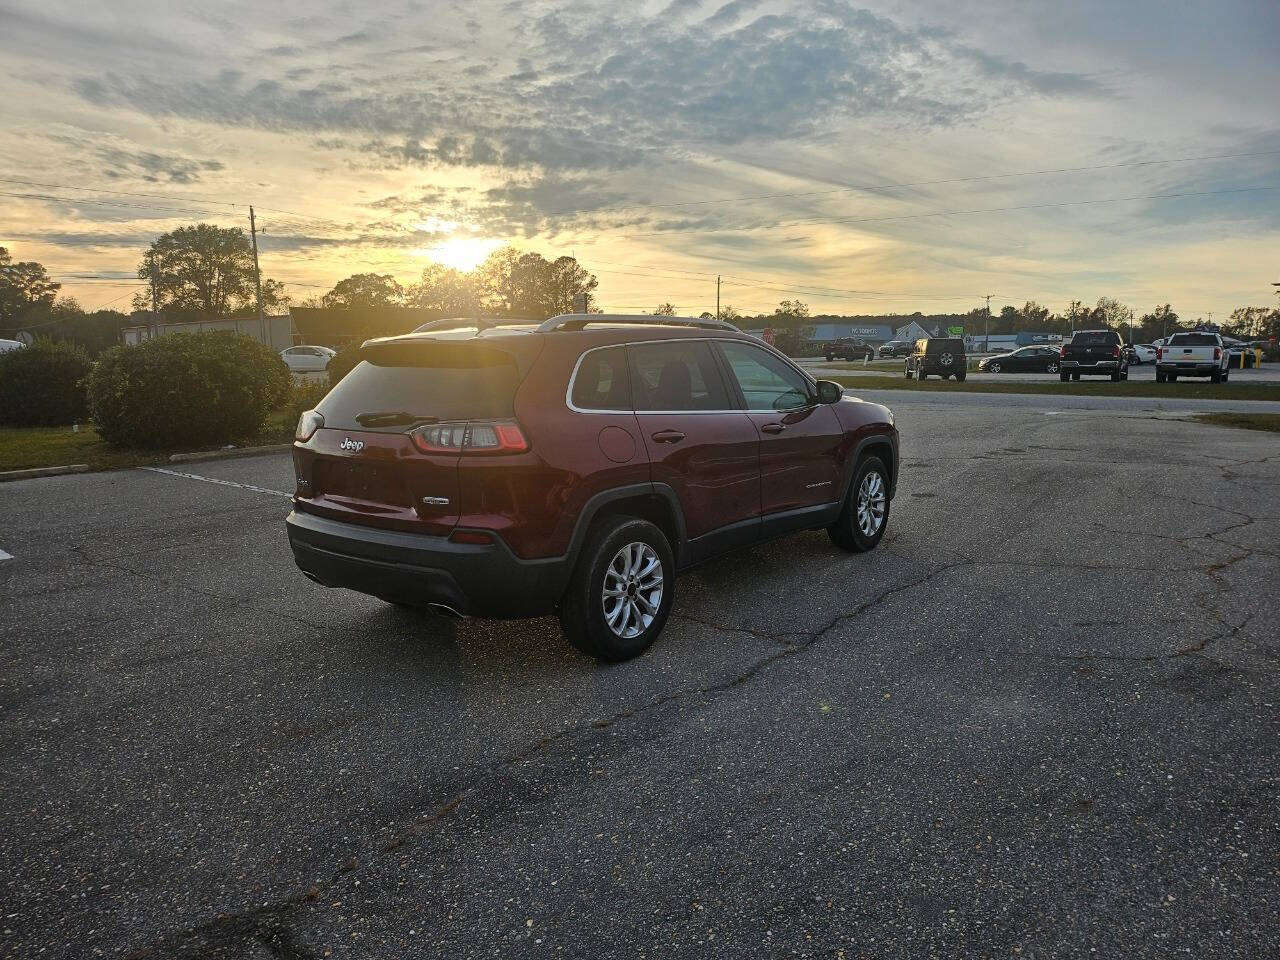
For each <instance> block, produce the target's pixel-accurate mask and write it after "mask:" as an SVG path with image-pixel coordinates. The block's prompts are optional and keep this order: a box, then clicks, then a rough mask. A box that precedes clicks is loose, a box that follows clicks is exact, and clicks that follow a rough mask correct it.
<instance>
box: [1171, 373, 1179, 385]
mask: <svg viewBox="0 0 1280 960" xmlns="http://www.w3.org/2000/svg"><path fill="white" fill-rule="evenodd" d="M1169 382H1170V383H1177V382H1178V375H1177V374H1176V373H1171V374H1169Z"/></svg>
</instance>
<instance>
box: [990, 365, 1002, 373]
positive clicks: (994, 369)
mask: <svg viewBox="0 0 1280 960" xmlns="http://www.w3.org/2000/svg"><path fill="white" fill-rule="evenodd" d="M987 372H988V373H999V372H1000V364H998V363H988V364H987Z"/></svg>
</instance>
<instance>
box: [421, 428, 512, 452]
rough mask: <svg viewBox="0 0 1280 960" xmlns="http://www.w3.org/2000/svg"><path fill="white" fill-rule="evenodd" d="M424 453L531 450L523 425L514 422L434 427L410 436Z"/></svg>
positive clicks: (422, 429)
mask: <svg viewBox="0 0 1280 960" xmlns="http://www.w3.org/2000/svg"><path fill="white" fill-rule="evenodd" d="M409 436H410V438H411V439H412V440H413V445H414V446H415V447H417V448H418V449H419V450H421V451H422V452H423V453H467V454H495V453H524V452H526V451H527V450H528V449H529V441H528V440H526V439H525V436H524V432H523V431H522V430H521V429H520V425H519V424H517V423H515V422H513V421H483V422H476V423H433V424H431V425H430V426H426V427H419V428H418V429H417V430H412V431H410V433H409Z"/></svg>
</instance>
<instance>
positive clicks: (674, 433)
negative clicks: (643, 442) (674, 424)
mask: <svg viewBox="0 0 1280 960" xmlns="http://www.w3.org/2000/svg"><path fill="white" fill-rule="evenodd" d="M683 439H684V434H683V433H681V432H680V431H679V430H659V431H658V432H657V433H655V434H654V435H653V441H654V443H679V442H680V441H681V440H683Z"/></svg>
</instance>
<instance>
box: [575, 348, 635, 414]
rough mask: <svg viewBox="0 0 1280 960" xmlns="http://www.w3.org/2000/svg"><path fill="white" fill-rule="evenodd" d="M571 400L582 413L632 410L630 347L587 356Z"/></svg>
mask: <svg viewBox="0 0 1280 960" xmlns="http://www.w3.org/2000/svg"><path fill="white" fill-rule="evenodd" d="M570 399H571V400H572V401H573V405H574V406H575V407H578V408H580V409H582V410H630V409H631V378H630V377H629V376H628V374H627V350H626V348H625V347H609V348H607V349H605V350H592V351H590V352H589V353H587V354H585V355H584V356H583V358H582V362H581V363H580V364H579V365H578V373H577V375H576V376H575V377H574V379H573V392H572V394H571V396H570Z"/></svg>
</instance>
